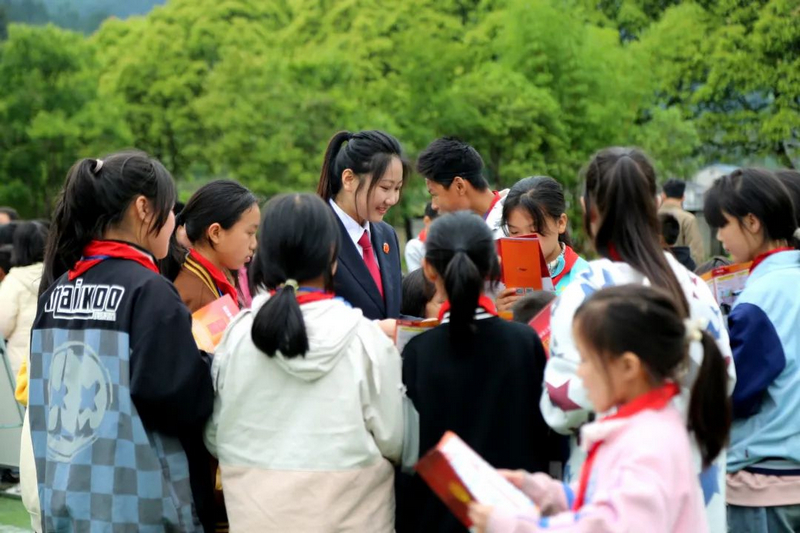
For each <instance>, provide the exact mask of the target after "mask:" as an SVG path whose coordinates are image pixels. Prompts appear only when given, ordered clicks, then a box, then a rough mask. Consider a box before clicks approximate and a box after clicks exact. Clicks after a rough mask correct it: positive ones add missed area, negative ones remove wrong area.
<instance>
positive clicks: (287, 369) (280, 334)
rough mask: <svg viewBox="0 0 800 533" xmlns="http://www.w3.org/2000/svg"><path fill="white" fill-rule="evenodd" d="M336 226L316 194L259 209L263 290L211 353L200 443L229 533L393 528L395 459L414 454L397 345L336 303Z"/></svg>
mask: <svg viewBox="0 0 800 533" xmlns="http://www.w3.org/2000/svg"><path fill="white" fill-rule="evenodd" d="M335 217H336V215H335V214H334V212H333V210H332V209H331V208H330V207H329V205H328V204H326V202H324V201H323V200H322V199H320V198H319V197H317V196H314V195H310V194H291V195H285V196H278V197H276V198H273V199H272V200H270V201H269V202H268V203H267V204H266V206H265V207H264V220H263V222H262V224H261V239H260V241H259V244H258V253H257V254H256V256H255V261H254V263H253V265H252V266H251V268H252V272H251V276H252V277H251V279H252V280H253V285H254V286H255V287H256V288H257V294H256V296H255V297H254V299H253V305H252V308H251V309H250V310H245V311H242V312H241V313H240V314H239V315H238V316H237V317H236V318H235V319H234V321H233V322H231V324H230V325H229V326H228V331H227V332H226V334H225V337H224V338H223V340H222V342H221V343H220V345H219V346H218V347H217V351H216V353H215V355H214V362H213V365H212V374H213V375H214V378H215V380H214V383H215V387H216V393H217V397H216V401H215V405H214V414H213V415H212V418H211V421H210V422H209V424H208V425H207V427H206V443H207V444H208V446H209V450H211V451H212V453H214V454H215V455H216V456H217V457H218V458H219V464H220V469H221V471H222V484H223V487H224V489H225V505H226V506H227V510H228V518H229V520H230V529H231V531H259V532H266V533H270V532H275V533H283V532H286V531H328V530H331V529H336V531H341V532H343V533H344V532H352V533H360V532H363V531H370V532H373V531H374V532H376V533H390V532H393V531H394V494H393V490H394V485H393V481H394V466H393V463H394V464H396V463H400V461H401V459H402V456H403V454H404V453H405V452H406V451H407V450H413V446H406V444H405V437H406V436H407V434H406V432H405V431H404V412H405V413H406V414H410V413H413V411H411V409H413V407H410V403H407V402H406V403H405V405H406V406H408V407H409V410H408V411H404V393H403V391H404V389H403V384H402V380H401V366H400V365H401V362H400V354H398V353H397V349H396V348H395V347H394V344H393V343H392V341H391V340H390V339H389V338H387V337H386V335H384V334H383V332H382V331H381V329H380V327H379V326H378V324H376V323H375V322H373V321H371V320H368V319H367V318H365V316H364V314H363V312H362V311H361V310H360V309H358V308H355V307H351V306H350V304H348V303H347V302H346V301H344V300H343V299H342V298H339V297H336V296H335V295H334V294H333V288H334V276H335V272H336V268H337V262H336V257H337V252H338V251H339V250H338V249H339V246H340V245H342V244H343V243H342V242H341V240H340V232H339V228H338V225H337V222H336V218H335ZM414 459H415V457H414Z"/></svg>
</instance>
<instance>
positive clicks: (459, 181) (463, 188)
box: [450, 176, 467, 196]
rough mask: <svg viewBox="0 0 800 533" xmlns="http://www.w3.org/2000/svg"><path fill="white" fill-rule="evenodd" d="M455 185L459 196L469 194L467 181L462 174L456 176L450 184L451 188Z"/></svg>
mask: <svg viewBox="0 0 800 533" xmlns="http://www.w3.org/2000/svg"><path fill="white" fill-rule="evenodd" d="M453 187H455V188H456V193H457V194H458V195H459V196H464V195H465V194H467V182H466V181H465V180H464V178H462V177H461V176H456V177H455V179H453V182H452V183H451V184H450V188H451V189H452V188H453Z"/></svg>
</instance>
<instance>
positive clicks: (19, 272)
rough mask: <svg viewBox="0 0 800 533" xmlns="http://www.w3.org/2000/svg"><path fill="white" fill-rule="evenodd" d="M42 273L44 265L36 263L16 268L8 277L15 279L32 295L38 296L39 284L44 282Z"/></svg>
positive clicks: (10, 271) (9, 272)
mask: <svg viewBox="0 0 800 533" xmlns="http://www.w3.org/2000/svg"><path fill="white" fill-rule="evenodd" d="M42 272H44V264H43V263H34V264H32V265H28V266H24V267H14V268H12V269H11V270H9V271H8V277H10V278H14V279H15V280H16V281H18V282H19V283H20V284H21V285H22V286H23V287H25V289H26V290H28V291H30V293H31V294H33V295H34V296H37V295H38V294H39V282H41V281H42Z"/></svg>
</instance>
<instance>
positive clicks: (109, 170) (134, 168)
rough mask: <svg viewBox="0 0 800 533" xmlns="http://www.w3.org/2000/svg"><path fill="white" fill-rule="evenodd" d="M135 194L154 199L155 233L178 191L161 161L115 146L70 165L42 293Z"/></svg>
mask: <svg viewBox="0 0 800 533" xmlns="http://www.w3.org/2000/svg"><path fill="white" fill-rule="evenodd" d="M137 196H144V197H145V198H147V200H148V201H149V202H150V204H151V205H152V208H153V219H152V221H151V223H150V227H149V228H148V232H150V233H151V234H153V235H156V234H158V232H159V231H161V229H162V228H163V227H164V226H165V225H166V224H167V221H168V220H169V215H170V212H171V211H172V206H173V205H174V204H175V196H176V194H175V182H174V181H173V180H172V176H171V175H170V173H169V172H168V171H167V169H166V168H164V165H162V164H161V163H160V162H158V161H157V160H155V159H153V158H151V157H150V156H148V155H147V154H145V153H144V152H119V153H116V154H112V155H110V156H108V157H106V158H104V159H82V160H80V161H78V162H77V163H75V164H74V165H73V166H72V168H71V169H70V170H69V173H68V174H67V179H66V182H65V183H64V188H63V190H62V191H61V194H60V195H59V197H58V200H57V201H56V206H55V209H54V212H53V221H52V223H51V225H50V235H49V237H48V239H47V246H46V247H45V254H44V255H45V257H44V271H43V273H42V282H41V284H40V285H39V294H40V295H41V294H42V293H44V291H46V290H47V289H48V287H50V285H52V284H53V283H54V282H55V281H56V280H57V279H58V278H60V277H61V276H62V275H63V274H64V273H65V272H67V271H68V270H69V269H71V268H72V267H73V266H74V265H75V263H77V262H78V260H79V259H80V258H81V254H82V253H83V249H84V248H85V247H86V245H87V244H89V242H90V241H91V240H92V239H101V238H102V237H103V234H104V233H105V232H106V230H108V229H109V228H111V227H114V226H117V225H118V224H119V223H120V222H122V220H123V218H124V217H125V214H126V212H127V210H128V207H129V206H130V205H131V202H132V201H133V200H134V199H135V198H136V197H137ZM156 259H160V258H156Z"/></svg>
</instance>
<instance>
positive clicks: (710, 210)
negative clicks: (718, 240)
mask: <svg viewBox="0 0 800 533" xmlns="http://www.w3.org/2000/svg"><path fill="white" fill-rule="evenodd" d="M728 183H729V176H723V177H721V178H718V179H717V180H716V181H715V182H714V185H712V186H711V188H710V189H709V190H708V191H707V192H706V194H705V198H704V201H703V216H704V217H705V219H706V222H708V225H709V226H711V227H712V228H715V229H716V228H723V227H725V226H726V225H727V224H728V219H726V218H725V215H724V214H723V211H725V212H727V213H728V214H729V215H731V216H733V213H730V212H729V211H728V209H726V205H727V204H728V203H729V198H730V194H729V187H728V186H727V185H728Z"/></svg>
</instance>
